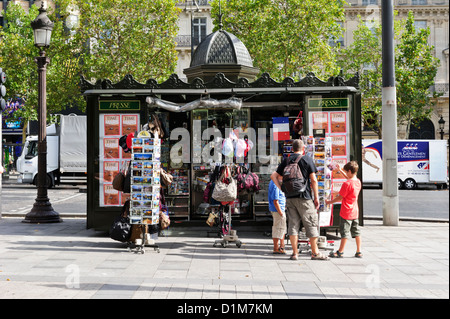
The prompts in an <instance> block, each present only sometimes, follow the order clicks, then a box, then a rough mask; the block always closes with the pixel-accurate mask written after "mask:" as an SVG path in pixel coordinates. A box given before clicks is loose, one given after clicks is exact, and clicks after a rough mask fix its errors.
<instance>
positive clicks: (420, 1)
mask: <svg viewBox="0 0 450 319" xmlns="http://www.w3.org/2000/svg"><path fill="white" fill-rule="evenodd" d="M411 4H412V5H413V6H421V5H426V4H428V1H427V0H411Z"/></svg>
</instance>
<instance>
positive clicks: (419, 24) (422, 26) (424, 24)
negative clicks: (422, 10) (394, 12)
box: [414, 20, 427, 32]
mask: <svg viewBox="0 0 450 319" xmlns="http://www.w3.org/2000/svg"><path fill="white" fill-rule="evenodd" d="M414 27H415V28H416V32H419V31H420V30H422V29H426V28H427V21H425V20H416V21H414Z"/></svg>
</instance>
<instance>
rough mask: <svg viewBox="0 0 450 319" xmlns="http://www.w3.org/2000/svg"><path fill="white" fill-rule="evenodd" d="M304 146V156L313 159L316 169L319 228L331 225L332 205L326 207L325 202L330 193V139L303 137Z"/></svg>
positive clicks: (331, 167) (331, 166) (331, 162)
mask: <svg viewBox="0 0 450 319" xmlns="http://www.w3.org/2000/svg"><path fill="white" fill-rule="evenodd" d="M303 141H304V143H305V145H306V150H305V153H306V156H310V157H312V158H313V159H314V164H315V165H316V168H317V173H316V177H317V183H318V190H319V212H320V220H319V224H320V226H321V227H323V226H329V225H331V224H332V223H333V220H332V217H333V205H326V204H325V200H329V199H331V193H332V178H333V175H332V171H333V161H332V139H331V137H329V136H327V137H313V136H308V137H303Z"/></svg>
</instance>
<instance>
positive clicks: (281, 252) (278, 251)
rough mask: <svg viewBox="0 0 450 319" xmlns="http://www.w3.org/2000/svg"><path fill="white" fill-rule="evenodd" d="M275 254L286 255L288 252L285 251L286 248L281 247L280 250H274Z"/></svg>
mask: <svg viewBox="0 0 450 319" xmlns="http://www.w3.org/2000/svg"><path fill="white" fill-rule="evenodd" d="M273 254H274V255H285V254H286V252H285V251H284V248H283V247H281V248H279V249H278V250H274V251H273Z"/></svg>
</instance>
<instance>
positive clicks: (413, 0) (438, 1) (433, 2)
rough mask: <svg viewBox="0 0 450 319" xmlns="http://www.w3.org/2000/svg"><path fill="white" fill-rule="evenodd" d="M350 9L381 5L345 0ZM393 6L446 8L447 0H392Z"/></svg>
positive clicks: (377, 0)
mask: <svg viewBox="0 0 450 319" xmlns="http://www.w3.org/2000/svg"><path fill="white" fill-rule="evenodd" d="M347 3H348V4H350V5H351V6H352V7H364V6H369V5H381V0H347ZM394 5H395V6H448V5H449V0H394Z"/></svg>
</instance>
